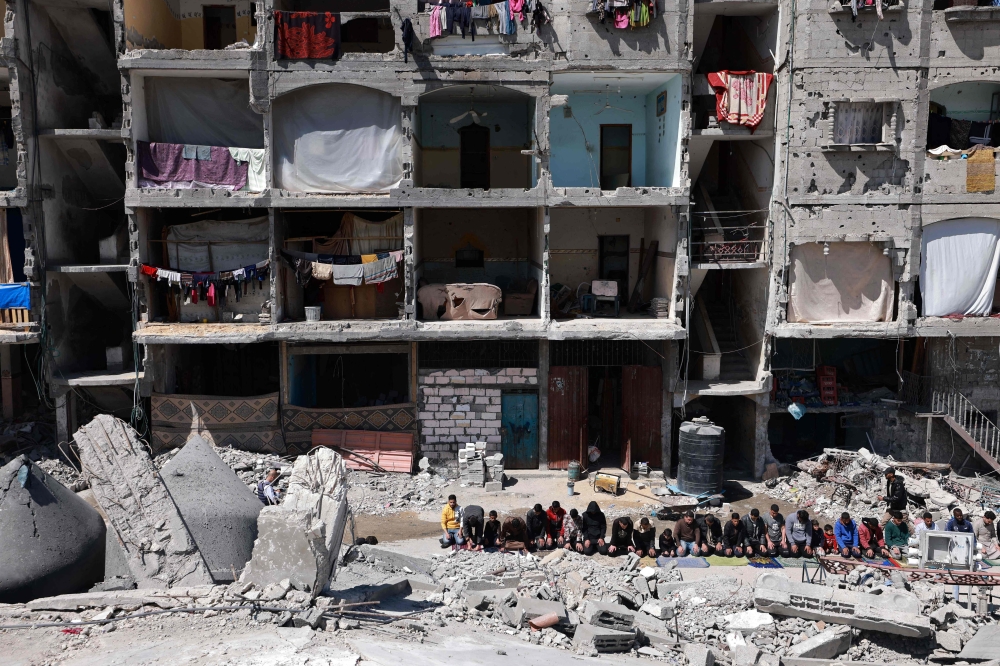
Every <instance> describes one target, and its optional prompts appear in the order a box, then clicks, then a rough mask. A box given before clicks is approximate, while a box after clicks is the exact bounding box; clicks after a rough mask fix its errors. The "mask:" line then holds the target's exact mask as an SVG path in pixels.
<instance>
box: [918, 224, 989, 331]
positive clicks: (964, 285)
mask: <svg viewBox="0 0 1000 666" xmlns="http://www.w3.org/2000/svg"><path fill="white" fill-rule="evenodd" d="M998 241H1000V220H995V219H990V218H979V217H968V218H961V219H957V220H944V221H942V222H935V223H934V224H930V225H928V226H926V227H924V229H923V238H922V240H921V261H920V295H921V297H922V299H923V312H922V313H921V314H922V315H923V316H924V317H946V316H948V315H971V316H985V315H988V314H990V308H991V307H992V305H993V291H994V289H995V288H996V282H997V269H998V268H1000V242H998Z"/></svg>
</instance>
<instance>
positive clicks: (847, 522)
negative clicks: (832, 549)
mask: <svg viewBox="0 0 1000 666" xmlns="http://www.w3.org/2000/svg"><path fill="white" fill-rule="evenodd" d="M833 535H834V536H835V537H836V538H837V550H838V551H839V552H840V556H841V557H857V558H860V557H861V542H860V541H859V540H858V524H857V523H855V522H854V520H852V519H851V514H849V513H847V512H846V511H845V512H844V513H842V514H840V520H838V521H837V524H836V525H834V526H833Z"/></svg>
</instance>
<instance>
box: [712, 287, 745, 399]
mask: <svg viewBox="0 0 1000 666" xmlns="http://www.w3.org/2000/svg"><path fill="white" fill-rule="evenodd" d="M705 310H706V312H707V313H708V319H709V321H710V322H711V324H712V331H713V333H715V340H716V342H717V343H718V346H719V351H720V352H721V353H722V363H721V367H720V369H719V379H722V380H746V379H753V374H752V373H751V371H750V363H749V362H748V361H747V359H746V357H745V356H744V351H745V350H742V349H740V348H741V347H742V345H741V344H740V340H739V336H738V335H737V334H736V326H735V324H734V322H733V320H732V317H731V316H730V312H729V305H728V304H727V303H719V302H714V303H713V302H706V303H705ZM737 350H739V351H737Z"/></svg>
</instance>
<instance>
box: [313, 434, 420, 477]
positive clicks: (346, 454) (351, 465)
mask: <svg viewBox="0 0 1000 666" xmlns="http://www.w3.org/2000/svg"><path fill="white" fill-rule="evenodd" d="M312 445H313V447H314V448H315V447H317V446H328V447H331V448H335V449H337V450H338V452H339V453H340V454H341V456H343V458H344V464H346V465H347V467H348V469H357V470H371V469H372V465H371V463H375V464H376V465H378V466H379V467H381V468H383V469H385V470H386V471H388V472H404V473H406V474H409V473H410V472H411V471H412V470H413V433H403V432H377V431H373V430H320V429H317V430H313V431H312ZM369 461H370V462H369Z"/></svg>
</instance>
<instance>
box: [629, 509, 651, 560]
mask: <svg viewBox="0 0 1000 666" xmlns="http://www.w3.org/2000/svg"><path fill="white" fill-rule="evenodd" d="M632 545H633V546H635V552H636V553H637V554H638V555H639V557H654V558H655V557H656V528H654V527H653V525H652V524H651V523H650V522H649V518H646V517H645V516H643V517H642V518H640V519H639V526H638V527H637V528H635V530H634V531H633V532H632Z"/></svg>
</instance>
